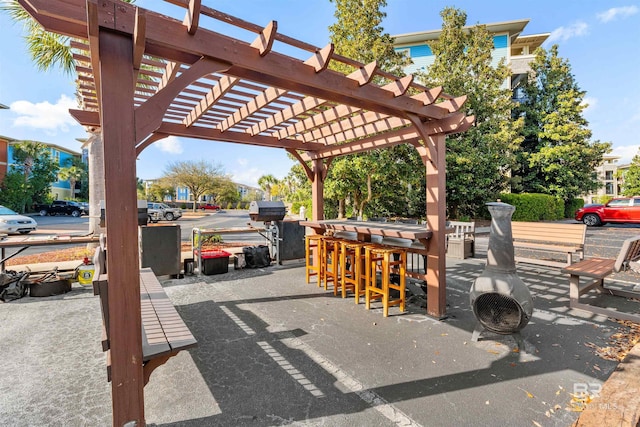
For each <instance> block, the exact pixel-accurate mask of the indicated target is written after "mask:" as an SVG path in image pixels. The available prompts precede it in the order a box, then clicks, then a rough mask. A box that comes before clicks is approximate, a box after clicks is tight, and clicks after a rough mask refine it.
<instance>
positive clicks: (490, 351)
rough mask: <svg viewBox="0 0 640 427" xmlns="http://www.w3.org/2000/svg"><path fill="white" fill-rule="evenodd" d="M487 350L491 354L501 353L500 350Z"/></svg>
mask: <svg viewBox="0 0 640 427" xmlns="http://www.w3.org/2000/svg"><path fill="white" fill-rule="evenodd" d="M487 351H488V352H489V353H491V354H500V352H499V351H495V350H487Z"/></svg>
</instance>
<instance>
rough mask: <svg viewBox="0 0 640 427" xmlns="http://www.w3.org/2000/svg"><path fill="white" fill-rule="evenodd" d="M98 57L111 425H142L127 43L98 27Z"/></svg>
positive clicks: (125, 38)
mask: <svg viewBox="0 0 640 427" xmlns="http://www.w3.org/2000/svg"><path fill="white" fill-rule="evenodd" d="M99 52H100V76H101V85H100V94H101V105H100V111H101V129H102V135H103V138H104V169H105V200H106V202H107V203H106V206H105V218H106V225H107V266H108V275H109V330H110V336H109V339H110V357H111V393H112V405H113V425H114V426H122V425H125V424H127V423H129V422H135V425H145V420H144V396H143V388H144V379H143V369H142V334H141V330H142V329H141V318H140V279H139V261H138V205H137V195H136V151H135V136H136V135H135V129H136V127H135V120H134V108H133V105H134V104H133V93H134V92H133V89H134V81H135V78H136V75H135V74H134V70H133V63H132V58H133V43H132V38H131V37H130V36H126V35H123V34H120V33H116V32H114V31H110V30H107V29H105V28H103V27H101V28H100V30H99Z"/></svg>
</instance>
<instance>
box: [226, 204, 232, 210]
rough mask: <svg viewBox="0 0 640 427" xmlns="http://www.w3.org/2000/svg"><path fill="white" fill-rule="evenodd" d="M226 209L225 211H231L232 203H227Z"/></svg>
mask: <svg viewBox="0 0 640 427" xmlns="http://www.w3.org/2000/svg"><path fill="white" fill-rule="evenodd" d="M226 209H227V210H229V209H233V203H231V202H229V203H227V208H226Z"/></svg>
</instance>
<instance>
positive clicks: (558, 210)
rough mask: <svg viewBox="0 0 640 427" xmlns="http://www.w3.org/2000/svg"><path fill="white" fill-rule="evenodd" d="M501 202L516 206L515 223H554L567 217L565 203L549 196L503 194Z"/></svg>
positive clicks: (513, 218)
mask: <svg viewBox="0 0 640 427" xmlns="http://www.w3.org/2000/svg"><path fill="white" fill-rule="evenodd" d="M500 200H501V201H503V202H504V203H508V204H510V205H513V206H515V208H516V210H515V212H514V213H513V216H512V217H511V219H512V220H513V221H553V220H558V219H563V218H564V217H565V216H564V211H565V209H564V201H562V199H559V198H557V197H553V196H550V195H548V194H533V193H520V194H513V193H503V194H500Z"/></svg>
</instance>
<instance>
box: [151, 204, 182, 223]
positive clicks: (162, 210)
mask: <svg viewBox="0 0 640 427" xmlns="http://www.w3.org/2000/svg"><path fill="white" fill-rule="evenodd" d="M147 214H148V216H149V221H151V222H158V221H160V220H163V219H166V220H167V221H173V220H174V219H178V218H180V217H181V216H182V210H181V209H180V208H172V207H171V206H169V205H165V204H164V203H151V202H149V203H147Z"/></svg>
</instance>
